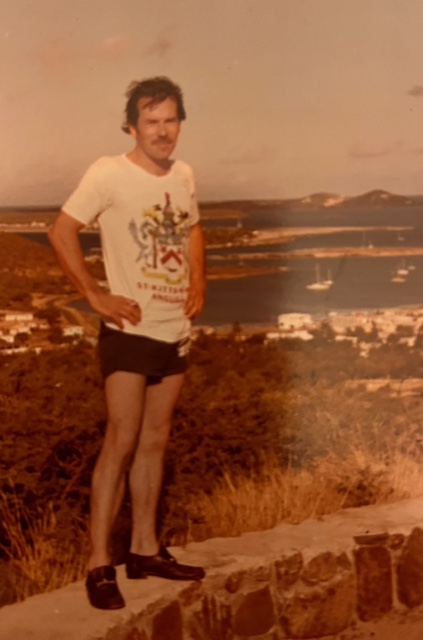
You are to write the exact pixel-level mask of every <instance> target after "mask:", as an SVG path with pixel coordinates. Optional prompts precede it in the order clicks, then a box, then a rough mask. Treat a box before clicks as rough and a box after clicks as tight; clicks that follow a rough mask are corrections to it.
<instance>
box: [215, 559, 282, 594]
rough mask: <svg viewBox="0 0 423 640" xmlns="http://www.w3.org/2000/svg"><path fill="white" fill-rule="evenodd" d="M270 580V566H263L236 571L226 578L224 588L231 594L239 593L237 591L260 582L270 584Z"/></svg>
mask: <svg viewBox="0 0 423 640" xmlns="http://www.w3.org/2000/svg"><path fill="white" fill-rule="evenodd" d="M270 579H271V569H270V566H267V565H261V566H258V567H252V568H249V569H241V570H240V571H234V573H232V574H231V575H229V576H228V577H227V578H226V580H225V585H224V586H225V589H226V591H228V592H229V593H237V591H239V590H240V589H241V588H243V587H246V586H247V585H248V584H251V583H258V582H266V583H269V582H270Z"/></svg>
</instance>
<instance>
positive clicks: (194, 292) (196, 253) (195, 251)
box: [185, 223, 206, 319]
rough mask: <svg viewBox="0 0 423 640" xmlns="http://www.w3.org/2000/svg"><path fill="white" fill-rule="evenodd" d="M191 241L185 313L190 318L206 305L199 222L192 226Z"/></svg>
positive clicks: (201, 237)
mask: <svg viewBox="0 0 423 640" xmlns="http://www.w3.org/2000/svg"><path fill="white" fill-rule="evenodd" d="M189 241H190V243H189V270H190V276H189V289H188V297H187V301H186V304H185V313H186V315H187V317H188V318H191V319H194V318H196V317H197V316H198V314H199V313H200V312H201V310H202V308H203V306H204V296H205V292H206V274H205V257H204V254H205V251H204V235H203V230H202V228H201V226H200V225H199V224H198V223H197V224H195V225H194V226H192V227H191V230H190V238H189Z"/></svg>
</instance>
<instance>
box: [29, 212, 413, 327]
mask: <svg viewBox="0 0 423 640" xmlns="http://www.w3.org/2000/svg"><path fill="white" fill-rule="evenodd" d="M219 223H220V224H219V225H217V221H207V220H206V221H205V222H204V226H206V227H207V226H223V223H222V222H221V221H219ZM225 223H226V226H229V227H230V226H236V222H234V221H233V220H231V221H225ZM242 223H243V227H244V228H249V229H265V228H277V227H285V228H286V227H291V226H293V227H306V228H313V227H314V228H317V227H318V228H319V233H318V234H313V235H311V234H310V235H305V236H301V237H298V238H296V239H295V240H293V241H292V242H290V243H280V244H276V245H274V244H272V245H267V246H260V247H257V246H255V247H249V246H244V247H224V248H219V249H213V250H209V251H208V252H207V254H208V255H207V257H208V264H209V265H211V266H216V265H228V266H234V265H239V264H240V263H241V264H244V265H248V266H252V267H253V266H254V265H257V266H275V265H281V264H284V265H285V266H287V267H288V270H287V271H286V272H280V273H273V274H267V275H259V276H257V275H249V276H247V277H240V278H231V279H221V280H210V281H209V284H208V291H207V300H206V305H205V308H204V311H203V313H202V314H201V316H200V318H199V319H198V321H197V324H206V325H211V326H217V325H231V324H233V323H235V322H239V323H241V324H260V323H263V324H274V323H275V322H276V320H277V316H278V315H279V314H281V313H287V312H304V313H312V314H319V315H321V314H326V313H328V312H330V311H351V310H358V309H378V308H393V307H409V306H413V307H415V306H420V305H423V256H413V257H410V258H406V263H407V264H408V265H409V266H412V267H413V269H412V270H410V271H409V273H408V275H407V276H406V278H405V279H404V282H402V283H395V282H392V281H391V278H392V276H393V275H394V274H395V273H396V270H397V269H398V268H399V266H400V263H401V261H400V258H398V257H379V256H377V257H366V258H363V257H341V258H325V259H321V260H319V261H318V263H316V260H312V259H308V258H307V259H295V260H284V259H281V260H275V259H268V258H266V257H265V256H263V255H262V256H261V258H260V260H254V261H253V260H248V259H247V258H248V254H251V253H254V254H257V253H260V254H264V253H265V252H267V251H268V252H272V253H281V254H283V253H286V252H287V251H293V250H296V249H315V248H331V247H362V246H368V245H369V244H371V245H372V246H374V247H394V248H395V247H398V248H402V249H411V248H413V247H423V209H422V208H421V207H403V208H386V209H362V208H360V209H340V208H338V209H336V208H334V209H330V210H320V211H318V212H317V211H313V212H311V211H306V212H289V211H281V210H279V209H277V208H275V209H274V210H266V211H261V210H260V211H257V212H254V211H252V212H249V213H248V214H247V215H246V216H245V217H244V218H243V221H242ZM352 226H363V227H367V228H369V231H355V232H350V231H346V232H344V233H337V234H329V233H325V229H324V228H325V227H352ZM375 226H377V227H388V226H393V227H399V226H404V227H412V229H410V230H405V231H401V232H397V231H388V230H379V231H374V230H370V227H375ZM21 235H26V236H27V237H28V238H30V239H31V240H36V241H38V242H42V243H43V244H47V243H48V241H47V238H46V234H45V233H41V232H40V233H33V232H32V233H28V234H21ZM81 242H82V245H83V250H84V253H85V254H86V255H88V254H90V253H91V252H92V250H93V249H94V250H98V249H99V246H100V241H99V236H98V235H97V234H92V233H90V234H88V233H87V234H81ZM228 254H229V255H231V259H230V260H228V259H227V258H226V256H228ZM239 256H241V257H239ZM243 256H244V260H243ZM316 264H318V267H319V269H320V272H321V274H322V276H323V277H324V278H326V277H327V274H330V277H331V279H332V280H333V281H334V284H333V286H332V287H331V288H330V289H329V290H327V291H310V290H308V289H307V288H306V287H307V285H308V284H310V283H311V282H313V281H314V279H315V270H316ZM77 304H78V305H82V307H84V305H85V303H84V302H83V301H81V302H80V303H77Z"/></svg>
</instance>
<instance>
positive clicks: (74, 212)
mask: <svg viewBox="0 0 423 640" xmlns="http://www.w3.org/2000/svg"><path fill="white" fill-rule="evenodd" d="M104 165H105V163H104V159H103V158H101V159H100V160H98V161H97V162H95V163H94V164H93V165H91V167H89V168H88V170H87V171H86V173H85V174H84V176H83V177H82V179H81V181H80V183H79V185H78V186H77V188H76V189H75V191H74V192H73V193H72V194H71V195H70V197H69V198H68V199H67V200H66V202H65V203H64V205H63V207H62V209H63V211H64V212H65V213H67V214H68V215H70V216H71V217H72V218H75V219H76V220H78V221H79V222H82V224H84V225H87V224H90V222H93V220H95V218H96V217H97V216H98V215H100V213H102V212H103V211H104V210H105V209H107V207H108V205H109V196H108V194H107V189H106V186H105V184H106V182H107V181H106V180H105V166H104Z"/></svg>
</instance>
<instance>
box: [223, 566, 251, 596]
mask: <svg viewBox="0 0 423 640" xmlns="http://www.w3.org/2000/svg"><path fill="white" fill-rule="evenodd" d="M246 578H247V571H235V572H234V573H231V575H230V576H228V577H227V578H226V580H225V589H226V591H228V592H229V593H236V592H237V591H239V589H240V588H241V586H242V585H243V584H244V583H245V580H246Z"/></svg>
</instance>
